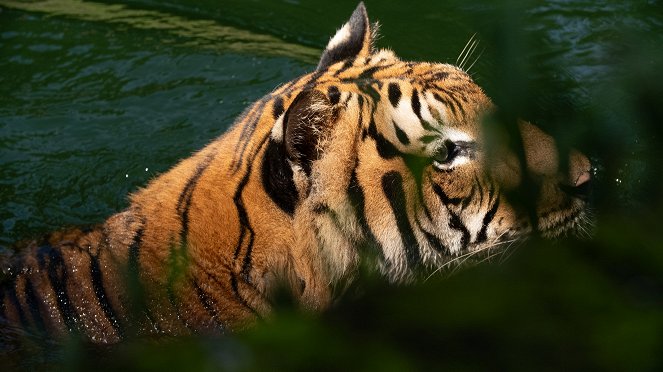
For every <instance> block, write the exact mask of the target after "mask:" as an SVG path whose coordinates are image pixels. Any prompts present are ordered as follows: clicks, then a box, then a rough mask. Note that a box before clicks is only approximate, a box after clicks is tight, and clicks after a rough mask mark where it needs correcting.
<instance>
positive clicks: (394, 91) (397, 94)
mask: <svg viewBox="0 0 663 372" xmlns="http://www.w3.org/2000/svg"><path fill="white" fill-rule="evenodd" d="M387 90H388V92H389V102H391V105H392V106H394V107H396V106H398V102H399V101H400V100H401V95H402V93H401V88H400V87H399V86H398V84H396V83H389V86H388V88H387Z"/></svg>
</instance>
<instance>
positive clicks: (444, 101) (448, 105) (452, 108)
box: [433, 93, 458, 116]
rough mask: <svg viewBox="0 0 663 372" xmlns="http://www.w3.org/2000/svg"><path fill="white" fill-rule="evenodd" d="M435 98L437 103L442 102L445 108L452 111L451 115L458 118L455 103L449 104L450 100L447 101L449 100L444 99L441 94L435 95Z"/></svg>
mask: <svg viewBox="0 0 663 372" xmlns="http://www.w3.org/2000/svg"><path fill="white" fill-rule="evenodd" d="M433 98H435V99H436V100H437V101H439V102H441V103H442V104H444V106H445V107H447V108H449V110H451V113H452V114H453V115H454V116H457V115H458V114H457V111H456V107H455V106H454V104H453V103H451V102H449V100H447V99H445V98H442V97H441V96H440V95H439V94H437V93H433Z"/></svg>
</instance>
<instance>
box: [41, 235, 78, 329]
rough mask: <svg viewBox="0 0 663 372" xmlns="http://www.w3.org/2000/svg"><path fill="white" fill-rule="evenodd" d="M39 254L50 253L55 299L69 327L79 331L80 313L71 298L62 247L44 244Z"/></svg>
mask: <svg viewBox="0 0 663 372" xmlns="http://www.w3.org/2000/svg"><path fill="white" fill-rule="evenodd" d="M37 254H38V255H46V254H47V255H48V280H49V281H50V283H51V286H52V287H53V291H54V292H55V299H56V302H57V304H58V309H59V310H60V313H61V314H62V318H63V320H64V323H65V325H66V326H67V329H68V330H69V331H70V332H72V331H79V329H78V314H76V310H75V309H74V306H73V304H72V303H71V300H70V298H69V292H68V291H67V280H68V279H69V273H68V272H67V267H66V265H65V263H64V258H63V257H62V252H61V251H60V248H55V247H52V246H44V247H41V248H39V250H38V252H37Z"/></svg>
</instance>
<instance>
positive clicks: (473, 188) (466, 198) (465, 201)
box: [460, 184, 481, 210]
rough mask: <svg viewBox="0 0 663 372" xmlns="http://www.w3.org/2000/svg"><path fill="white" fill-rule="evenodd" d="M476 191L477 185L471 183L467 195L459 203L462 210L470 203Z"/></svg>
mask: <svg viewBox="0 0 663 372" xmlns="http://www.w3.org/2000/svg"><path fill="white" fill-rule="evenodd" d="M476 192H477V185H476V184H472V188H471V189H470V194H469V195H468V196H467V197H465V198H463V201H462V202H461V203H460V208H461V209H463V210H464V209H465V208H467V206H468V205H470V201H472V200H473V199H474V195H475V194H476ZM479 206H481V204H479Z"/></svg>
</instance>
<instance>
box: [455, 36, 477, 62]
mask: <svg viewBox="0 0 663 372" xmlns="http://www.w3.org/2000/svg"><path fill="white" fill-rule="evenodd" d="M476 35H477V34H476V33H474V34H473V35H472V36H470V39H469V40H468V41H467V43H465V46H464V47H463V50H461V51H460V53H459V54H458V58H456V66H459V67H460V66H462V65H461V64H460V63H459V62H460V61H461V59H462V60H464V59H465V57H467V56H466V55H465V52H466V50H468V47H469V46H470V44H471V43H472V42H473V41H474V37H475V36H476ZM461 68H462V67H461Z"/></svg>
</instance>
